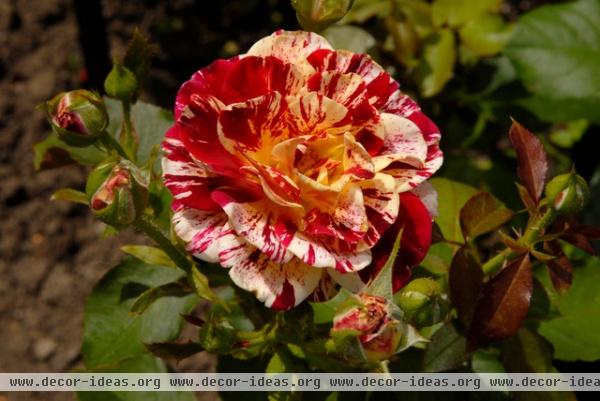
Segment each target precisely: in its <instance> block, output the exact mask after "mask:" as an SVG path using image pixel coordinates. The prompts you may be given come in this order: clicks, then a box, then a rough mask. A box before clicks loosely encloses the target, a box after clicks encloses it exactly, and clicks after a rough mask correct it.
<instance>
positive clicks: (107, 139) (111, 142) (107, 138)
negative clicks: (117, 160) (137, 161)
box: [100, 131, 130, 160]
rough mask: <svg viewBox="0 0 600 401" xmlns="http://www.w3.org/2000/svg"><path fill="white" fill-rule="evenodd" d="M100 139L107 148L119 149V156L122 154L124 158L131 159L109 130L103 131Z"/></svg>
mask: <svg viewBox="0 0 600 401" xmlns="http://www.w3.org/2000/svg"><path fill="white" fill-rule="evenodd" d="M100 140H101V141H102V144H103V145H104V146H105V147H106V148H107V149H114V150H115V151H117V153H118V154H119V156H121V157H122V158H124V159H127V160H130V159H129V156H128V155H127V153H126V152H125V150H124V149H123V147H122V146H121V144H120V143H119V142H118V141H117V140H116V139H115V138H113V136H112V135H111V134H109V133H108V132H107V131H104V132H103V133H102V136H100Z"/></svg>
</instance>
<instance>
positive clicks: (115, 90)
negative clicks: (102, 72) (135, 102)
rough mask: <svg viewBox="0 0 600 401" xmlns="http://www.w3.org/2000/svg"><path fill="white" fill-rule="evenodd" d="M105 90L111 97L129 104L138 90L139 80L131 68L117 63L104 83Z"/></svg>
mask: <svg viewBox="0 0 600 401" xmlns="http://www.w3.org/2000/svg"><path fill="white" fill-rule="evenodd" d="M104 90H105V91H106V94H107V95H108V96H110V97H114V98H116V99H119V100H121V101H123V102H129V101H131V100H132V99H133V98H134V97H135V94H136V92H137V90H138V83H137V78H136V77H135V74H134V73H133V72H132V71H131V70H130V69H129V68H127V67H124V66H122V65H120V64H118V63H115V64H114V65H113V68H112V70H111V71H110V73H109V74H108V76H107V77H106V80H105V81H104Z"/></svg>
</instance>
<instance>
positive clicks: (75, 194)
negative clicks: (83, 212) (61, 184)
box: [50, 188, 88, 205]
mask: <svg viewBox="0 0 600 401" xmlns="http://www.w3.org/2000/svg"><path fill="white" fill-rule="evenodd" d="M50 200H63V201H67V202H74V203H81V204H82V205H87V204H88V197H87V195H86V194H85V192H81V191H77V190H76V189H71V188H63V189H59V190H58V191H56V192H54V193H53V194H52V196H51V197H50Z"/></svg>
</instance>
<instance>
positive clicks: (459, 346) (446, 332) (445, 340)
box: [423, 322, 467, 372]
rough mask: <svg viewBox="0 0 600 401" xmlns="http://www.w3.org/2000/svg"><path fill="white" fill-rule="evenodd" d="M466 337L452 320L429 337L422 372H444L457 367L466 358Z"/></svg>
mask: <svg viewBox="0 0 600 401" xmlns="http://www.w3.org/2000/svg"><path fill="white" fill-rule="evenodd" d="M466 348H467V339H466V338H465V336H464V335H462V334H461V333H460V332H459V331H458V330H457V328H456V327H455V326H454V324H453V323H452V322H450V323H447V324H445V325H444V326H442V327H441V328H440V329H439V330H438V331H436V332H435V334H434V335H433V337H431V343H430V344H428V346H427V349H426V350H425V355H424V358H423V371H424V372H444V371H448V370H452V369H455V368H457V367H459V366H460V365H461V364H462V363H463V362H464V361H465V360H466V358H467V353H466Z"/></svg>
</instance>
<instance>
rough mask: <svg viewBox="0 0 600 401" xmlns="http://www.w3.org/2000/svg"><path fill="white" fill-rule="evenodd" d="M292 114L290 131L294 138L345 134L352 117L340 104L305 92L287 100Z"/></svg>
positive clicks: (317, 94)
mask: <svg viewBox="0 0 600 401" xmlns="http://www.w3.org/2000/svg"><path fill="white" fill-rule="evenodd" d="M286 101H287V104H288V108H289V112H290V116H289V117H290V131H291V132H292V133H293V134H294V136H299V135H316V136H323V135H325V134H331V135H335V134H343V133H344V132H346V131H347V130H348V128H349V123H350V122H351V115H350V114H349V113H348V109H347V108H346V107H344V106H343V105H341V104H340V103H338V102H336V101H334V100H332V99H329V98H327V97H325V96H323V95H321V94H319V93H317V92H305V93H302V94H300V95H296V96H288V97H287V98H286Z"/></svg>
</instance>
